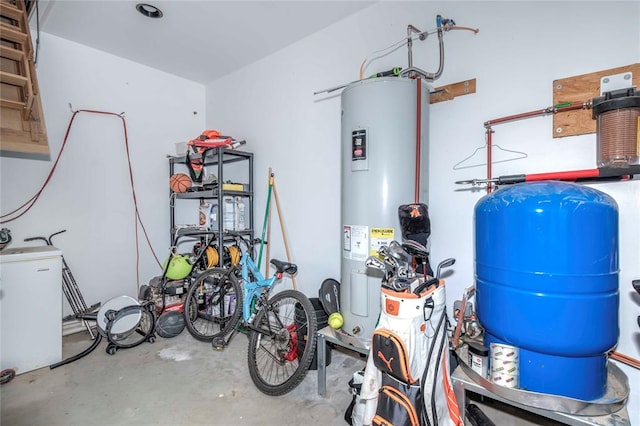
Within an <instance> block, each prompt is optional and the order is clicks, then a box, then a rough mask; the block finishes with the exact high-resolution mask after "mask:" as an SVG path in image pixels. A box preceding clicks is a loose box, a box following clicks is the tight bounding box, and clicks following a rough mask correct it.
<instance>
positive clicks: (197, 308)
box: [184, 268, 242, 342]
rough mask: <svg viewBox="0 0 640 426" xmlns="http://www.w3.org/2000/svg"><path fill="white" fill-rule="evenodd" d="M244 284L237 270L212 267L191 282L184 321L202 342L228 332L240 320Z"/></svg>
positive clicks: (209, 340) (185, 303) (191, 332)
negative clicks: (241, 283) (242, 286)
mask: <svg viewBox="0 0 640 426" xmlns="http://www.w3.org/2000/svg"><path fill="white" fill-rule="evenodd" d="M241 314H242V288H241V287H240V281H239V280H238V278H237V276H236V275H235V274H234V273H233V271H229V270H228V269H224V268H211V269H207V270H206V271H204V272H202V273H201V274H200V275H198V277H196V279H195V280H194V281H193V283H191V285H190V286H189V290H187V295H186V297H185V302H184V320H185V321H184V322H185V326H186V327H187V330H189V333H190V334H191V335H192V336H193V337H194V338H195V339H197V340H199V341H201V342H211V341H212V340H213V339H214V338H216V337H220V336H225V335H226V334H228V333H229V332H230V331H231V330H232V329H233V328H234V327H235V326H236V325H237V324H238V322H239V321H240V315H241Z"/></svg>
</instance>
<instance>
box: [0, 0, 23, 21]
mask: <svg viewBox="0 0 640 426" xmlns="http://www.w3.org/2000/svg"><path fill="white" fill-rule="evenodd" d="M0 15H1V16H4V17H7V18H9V19H14V20H16V21H19V20H20V19H21V18H22V10H20V9H18V8H17V7H16V6H14V5H12V4H11V3H7V2H4V1H3V2H0Z"/></svg>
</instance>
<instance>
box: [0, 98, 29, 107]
mask: <svg viewBox="0 0 640 426" xmlns="http://www.w3.org/2000/svg"><path fill="white" fill-rule="evenodd" d="M26 106H27V104H25V103H24V102H18V101H10V100H9V99H0V107H4V108H11V109H19V110H23V109H25V108H26Z"/></svg>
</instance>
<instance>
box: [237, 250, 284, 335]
mask: <svg viewBox="0 0 640 426" xmlns="http://www.w3.org/2000/svg"><path fill="white" fill-rule="evenodd" d="M240 265H241V266H242V281H243V290H242V291H243V293H244V300H243V301H242V318H243V319H244V322H245V323H249V320H250V319H251V314H252V312H251V303H252V301H253V300H254V299H256V300H257V299H258V298H259V297H260V295H261V294H262V292H263V291H264V289H267V290H268V289H269V288H271V287H272V286H273V284H274V283H275V281H276V280H277V279H278V278H279V277H278V275H279V274H277V273H276V274H274V275H273V276H272V277H270V278H265V277H264V275H262V274H261V273H260V270H259V269H258V267H257V266H256V264H255V262H254V261H253V259H251V256H249V253H248V252H245V253H244V254H243V255H242V258H241V259H240ZM249 272H251V273H252V274H253V276H254V278H255V280H253V281H252V280H251V279H250V278H249Z"/></svg>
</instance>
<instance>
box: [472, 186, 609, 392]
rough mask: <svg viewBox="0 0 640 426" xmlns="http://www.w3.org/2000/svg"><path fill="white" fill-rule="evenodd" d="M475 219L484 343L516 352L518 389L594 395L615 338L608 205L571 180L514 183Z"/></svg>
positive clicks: (601, 388) (489, 199)
mask: <svg viewBox="0 0 640 426" xmlns="http://www.w3.org/2000/svg"><path fill="white" fill-rule="evenodd" d="M475 222H476V223H475V233H476V237H475V243H476V248H475V256H476V291H477V293H476V303H477V312H478V319H479V321H480V323H481V324H482V326H483V327H484V328H485V332H486V333H485V345H486V346H487V347H489V346H490V344H492V343H498V344H501V345H505V344H506V345H510V346H514V347H516V348H518V353H519V362H518V368H519V379H520V387H521V388H522V389H526V390H529V391H533V392H541V393H548V394H554V395H561V396H566V397H571V398H576V399H581V400H587V401H590V400H595V399H598V398H600V397H602V396H603V395H604V393H605V391H606V386H607V352H608V351H609V350H611V349H612V348H613V347H614V346H615V345H616V343H617V341H618V333H619V330H618V298H619V296H618V207H617V204H616V202H615V200H614V199H613V198H611V197H610V196H608V195H607V194H605V193H603V192H600V191H598V190H596V189H593V188H589V187H585V186H581V185H578V184H572V183H565V182H533V183H522V184H518V185H513V186H510V187H509V188H505V189H500V190H498V191H496V192H494V193H492V194H489V195H487V196H485V197H483V198H482V199H481V200H480V201H478V203H477V204H476V207H475ZM494 367H495V366H492V367H491V368H494Z"/></svg>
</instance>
